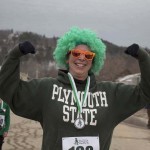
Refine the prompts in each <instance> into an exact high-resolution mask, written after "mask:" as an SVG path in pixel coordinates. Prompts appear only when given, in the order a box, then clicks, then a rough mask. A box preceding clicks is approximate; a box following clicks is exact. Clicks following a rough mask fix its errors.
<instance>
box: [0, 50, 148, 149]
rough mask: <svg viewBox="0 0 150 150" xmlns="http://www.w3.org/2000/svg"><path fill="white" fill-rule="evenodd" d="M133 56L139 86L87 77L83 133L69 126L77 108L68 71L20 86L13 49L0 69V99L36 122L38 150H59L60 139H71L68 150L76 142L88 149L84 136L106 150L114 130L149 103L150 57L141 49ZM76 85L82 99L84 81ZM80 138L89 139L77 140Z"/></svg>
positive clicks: (18, 52)
mask: <svg viewBox="0 0 150 150" xmlns="http://www.w3.org/2000/svg"><path fill="white" fill-rule="evenodd" d="M138 55H139V56H138V61H139V66H140V70H141V81H140V83H139V84H138V85H125V84H122V83H114V82H97V81H96V80H95V76H94V74H89V76H90V87H89V92H88V96H87V100H86V102H85V103H84V105H83V106H82V117H83V119H84V122H85V127H84V128H83V129H77V128H75V126H74V122H75V120H76V118H78V116H77V112H78V107H77V103H76V101H75V100H74V95H73V92H72V87H71V84H70V81H69V78H68V75H67V71H63V70H59V72H58V76H57V77H56V78H51V77H48V78H42V79H33V80H30V81H22V80H21V79H20V77H19V75H20V68H19V65H20V57H21V56H23V54H22V53H21V52H20V50H19V48H18V47H15V48H14V49H12V50H11V51H10V52H9V54H8V55H7V57H6V59H5V61H4V62H3V64H2V68H1V72H0V97H1V98H2V99H3V100H4V101H6V102H7V103H8V104H9V106H10V107H11V109H12V111H13V112H14V113H15V114H17V115H19V116H22V117H26V118H28V119H32V120H36V121H39V122H40V124H41V126H42V128H43V142H42V150H64V149H65V148H63V147H64V145H65V144H66V143H65V142H64V141H65V138H69V139H71V138H72V139H73V140H74V141H75V142H73V143H71V142H69V143H67V146H68V147H69V146H70V147H69V148H68V149H70V150H71V149H74V147H78V144H79V143H80V146H84V144H88V143H89V141H88V140H90V139H89V138H88V137H89V136H90V137H96V138H97V140H98V144H99V146H100V148H99V149H100V150H109V147H110V143H111V138H112V134H113V130H114V128H115V127H116V126H117V125H118V124H119V123H120V122H121V121H123V120H124V119H126V118H127V117H129V116H131V115H132V114H134V113H135V112H136V111H138V110H140V109H141V108H143V107H144V106H145V105H146V104H147V103H149V102H150V78H149V77H150V69H149V68H150V56H149V54H148V53H147V52H146V51H144V50H141V49H140V50H139V52H138ZM135 61H136V60H135ZM75 83H76V86H77V90H78V95H79V97H80V99H81V100H82V99H83V95H84V89H85V84H86V81H78V80H75ZM80 137H81V138H82V137H83V138H88V139H84V141H82V140H78V138H80ZM97 140H96V141H97ZM96 141H95V142H96ZM89 146H90V145H89ZM99 149H96V150H99ZM65 150H66V149H65ZM94 150H95V149H94Z"/></svg>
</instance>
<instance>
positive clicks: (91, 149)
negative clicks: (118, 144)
mask: <svg viewBox="0 0 150 150" xmlns="http://www.w3.org/2000/svg"><path fill="white" fill-rule="evenodd" d="M62 146H63V150H100V144H99V137H98V136H83V137H64V138H62Z"/></svg>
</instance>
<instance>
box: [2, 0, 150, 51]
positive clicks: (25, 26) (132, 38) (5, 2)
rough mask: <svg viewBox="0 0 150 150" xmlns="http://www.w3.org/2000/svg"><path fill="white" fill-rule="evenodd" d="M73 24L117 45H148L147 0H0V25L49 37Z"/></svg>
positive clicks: (149, 4)
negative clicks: (92, 31)
mask: <svg viewBox="0 0 150 150" xmlns="http://www.w3.org/2000/svg"><path fill="white" fill-rule="evenodd" d="M72 26H79V27H81V28H90V29H92V30H94V31H95V32H97V34H98V35H99V37H100V38H102V39H104V40H107V41H109V42H112V43H114V44H116V45H119V46H128V45H130V44H132V43H138V44H139V45H141V46H143V47H148V48H150V0H0V29H14V31H31V32H35V33H39V34H42V35H46V36H47V37H52V36H61V35H63V34H64V33H65V32H66V31H68V29H69V28H70V27H72Z"/></svg>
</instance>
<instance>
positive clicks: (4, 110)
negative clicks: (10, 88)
mask: <svg viewBox="0 0 150 150" xmlns="http://www.w3.org/2000/svg"><path fill="white" fill-rule="evenodd" d="M1 105H2V103H0V115H3V116H5V124H4V127H3V128H2V129H1V130H0V135H3V134H4V132H8V130H9V126H10V109H9V106H8V105H7V104H6V103H5V102H3V108H1Z"/></svg>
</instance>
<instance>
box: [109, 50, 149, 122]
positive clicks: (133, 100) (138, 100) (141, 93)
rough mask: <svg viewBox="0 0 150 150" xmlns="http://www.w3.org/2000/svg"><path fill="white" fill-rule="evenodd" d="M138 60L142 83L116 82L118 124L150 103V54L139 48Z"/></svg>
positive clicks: (115, 102)
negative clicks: (126, 83)
mask: <svg viewBox="0 0 150 150" xmlns="http://www.w3.org/2000/svg"><path fill="white" fill-rule="evenodd" d="M138 62H139V67H140V71H141V80H140V83H139V84H138V85H125V84H123V83H118V84H116V90H115V98H114V101H113V111H112V112H113V114H114V115H115V118H116V119H115V120H116V121H117V124H118V123H119V122H121V121H123V120H124V119H126V118H128V117H129V116H131V115H133V114H134V113H135V112H137V111H139V110H140V109H142V108H143V107H144V106H145V105H146V104H148V103H150V56H149V54H148V53H147V52H146V51H145V50H142V49H140V50H139V52H138ZM118 118H119V119H118Z"/></svg>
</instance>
